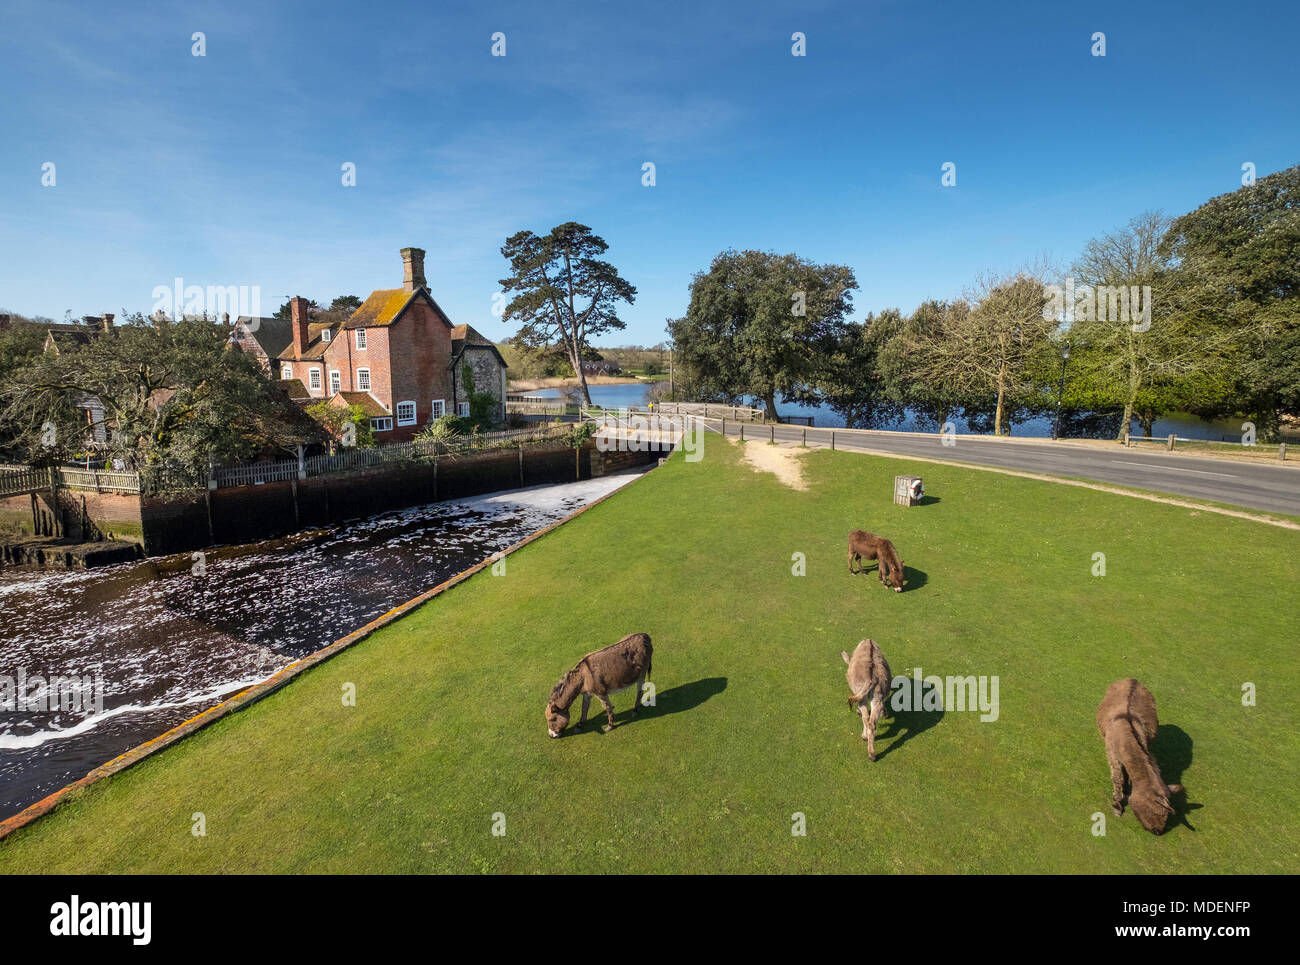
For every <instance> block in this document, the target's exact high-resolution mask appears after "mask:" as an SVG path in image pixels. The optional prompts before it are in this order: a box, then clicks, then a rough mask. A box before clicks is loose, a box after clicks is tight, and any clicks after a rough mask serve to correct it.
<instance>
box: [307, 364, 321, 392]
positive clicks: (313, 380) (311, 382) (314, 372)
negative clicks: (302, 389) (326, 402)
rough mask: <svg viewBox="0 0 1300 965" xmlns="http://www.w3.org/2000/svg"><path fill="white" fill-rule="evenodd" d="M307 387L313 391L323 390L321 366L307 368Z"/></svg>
mask: <svg viewBox="0 0 1300 965" xmlns="http://www.w3.org/2000/svg"><path fill="white" fill-rule="evenodd" d="M307 388H309V389H311V390H312V391H313V392H319V391H320V390H321V378H320V368H319V367H312V368H310V369H308V370H307Z"/></svg>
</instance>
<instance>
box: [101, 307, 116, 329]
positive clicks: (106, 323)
mask: <svg viewBox="0 0 1300 965" xmlns="http://www.w3.org/2000/svg"><path fill="white" fill-rule="evenodd" d="M100 327H101V328H102V329H103V330H104V332H105V333H107V332H111V331H112V330H113V313H112V312H105V313H104V317H103V318H102V319H101V320H100Z"/></svg>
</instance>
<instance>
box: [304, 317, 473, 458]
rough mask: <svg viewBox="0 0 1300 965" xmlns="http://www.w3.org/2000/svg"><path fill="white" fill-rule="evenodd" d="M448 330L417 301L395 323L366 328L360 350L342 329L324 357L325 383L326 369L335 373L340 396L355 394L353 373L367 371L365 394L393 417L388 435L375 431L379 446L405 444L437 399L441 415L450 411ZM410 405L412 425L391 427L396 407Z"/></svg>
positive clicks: (352, 333)
mask: <svg viewBox="0 0 1300 965" xmlns="http://www.w3.org/2000/svg"><path fill="white" fill-rule="evenodd" d="M450 359H451V329H450V327H449V326H448V325H447V324H446V323H445V322H444V321H443V320H442V318H441V317H440V316H439V315H438V313H437V312H436V311H434V310H433V307H432V306H431V305H430V304H429V303H428V302H426V301H424V300H423V299H417V300H416V301H415V302H414V303H413V304H412V305H411V307H410V308H408V309H407V310H406V313H405V314H404V315H402V317H401V318H399V319H398V320H397V321H396V322H395V323H393V324H392V325H387V326H376V327H371V328H367V329H366V348H365V351H358V349H357V343H356V330H355V329H351V330H349V329H344V331H343V333H342V335H340V337H339V338H338V339H336V340H335V341H334V343H333V344H332V345H331V346H330V347H329V348H328V349H327V350H326V352H325V368H326V372H325V379H326V382H325V384H326V385H328V384H329V381H328V380H329V371H328V370H329V369H337V370H338V372H339V378H340V382H341V383H342V389H343V391H345V392H359V391H361V390H360V388H359V387H358V386H357V374H356V373H357V369H359V368H368V369H370V394H371V395H373V396H374V397H375V398H376V399H378V400H379V402H380V404H381V405H383V406H384V407H385V408H387V409H388V410H389V411H390V412H391V413H392V414H393V430H392V431H391V432H380V433H378V434H377V435H376V439H377V440H378V441H379V442H380V443H381V444H383V443H390V442H409V441H410V440H411V439H412V438H413V437H414V436H415V434H416V432H418V431H419V430H420V429H421V428H422V427H423V426H424V424H425V423H427V422H428V421H429V416H430V415H431V414H432V412H433V400H434V399H442V400H443V405H444V411H445V412H454V407H453V405H452V401H453V400H452V396H451V371H450V369H448V368H447V363H448V362H449V360H450ZM399 402H414V403H415V425H413V426H400V427H399V426H398V425H397V403H399Z"/></svg>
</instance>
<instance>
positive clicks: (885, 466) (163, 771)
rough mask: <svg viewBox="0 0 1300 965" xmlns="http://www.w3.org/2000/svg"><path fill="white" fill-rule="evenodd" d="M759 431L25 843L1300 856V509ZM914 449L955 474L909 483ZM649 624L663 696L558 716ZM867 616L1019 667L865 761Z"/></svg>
mask: <svg viewBox="0 0 1300 965" xmlns="http://www.w3.org/2000/svg"><path fill="white" fill-rule="evenodd" d="M751 444H761V443H751ZM738 449H739V447H738V446H737V445H728V444H723V443H722V442H721V441H719V440H716V439H715V437H709V445H708V448H707V449H706V452H705V458H704V460H703V461H702V462H699V463H695V464H687V463H685V462H684V461H683V460H682V459H681V458H680V457H674V458H673V459H672V460H670V461H669V463H668V464H667V465H666V466H664V467H662V468H660V469H657V470H655V471H654V472H653V473H651V474H650V475H649V476H648V477H647V478H645V479H642V480H640V481H638V482H636V483H635V484H633V485H632V486H631V487H630V488H629V489H628V490H626V491H625V492H623V493H620V494H619V495H617V496H615V497H614V498H612V499H610V500H608V501H607V502H605V503H603V504H601V505H599V506H597V507H595V508H594V509H592V510H591V511H590V512H588V513H586V514H584V515H582V516H580V517H579V518H578V519H576V520H574V521H573V522H572V523H570V524H568V525H566V526H564V527H562V528H561V529H560V530H558V531H557V532H555V533H553V534H551V535H549V536H547V537H546V538H544V539H542V540H540V541H538V542H537V543H534V544H532V545H530V546H528V547H525V548H524V549H523V550H521V551H520V552H519V553H517V554H516V555H513V556H511V557H510V558H509V559H508V564H507V572H506V574H505V575H504V576H494V575H492V574H491V573H490V572H484V573H482V574H480V575H478V576H476V577H474V578H473V579H471V580H470V581H468V582H467V583H465V584H463V585H461V586H459V587H456V588H455V589H453V590H451V591H450V592H448V593H446V594H444V595H443V596H441V597H439V598H437V599H435V600H434V601H432V602H430V603H429V604H427V605H426V606H424V607H423V608H421V609H420V610H418V611H416V612H415V613H414V614H412V615H411V616H409V617H407V618H405V619H404V620H402V621H400V622H398V623H396V624H394V625H393V626H391V627H389V628H387V629H385V630H382V631H380V632H379V633H377V634H376V635H375V636H373V637H371V638H370V639H368V640H366V641H364V642H363V643H361V644H359V645H357V646H356V647H354V648H352V649H351V650H348V651H346V652H344V653H343V654H341V655H340V656H338V657H336V658H335V659H334V660H332V661H330V662H328V663H326V664H324V665H322V666H320V667H318V668H316V669H314V670H311V671H309V672H308V673H307V674H305V675H304V676H303V677H301V678H299V679H298V680H297V681H295V682H294V683H292V684H290V685H289V686H288V687H287V688H285V689H284V690H282V691H280V692H278V693H276V694H274V695H272V696H271V697H269V698H268V699H266V700H264V701H262V702H261V703H259V704H257V705H255V706H253V707H252V708H250V709H248V710H246V711H243V712H240V713H238V714H236V715H234V716H232V717H229V718H227V719H225V720H222V721H221V722H219V723H217V724H216V725H214V726H212V727H211V728H209V729H207V730H205V731H203V732H201V733H200V734H198V735H197V736H195V737H192V738H189V739H187V740H186V741H184V742H182V743H181V744H179V745H177V746H176V747H173V748H171V749H169V750H167V751H165V752H164V753H162V754H160V755H158V756H156V757H154V758H152V759H150V760H148V761H146V762H145V763H143V764H141V765H140V766H138V767H136V768H133V769H132V770H129V771H127V772H124V773H123V774H120V775H117V776H116V777H113V778H111V779H108V780H106V781H104V782H101V783H100V784H98V785H96V786H94V787H92V788H90V789H88V790H87V791H85V792H82V793H80V794H79V795H77V796H76V797H74V798H73V799H72V800H71V801H70V802H69V803H68V804H67V805H65V806H64V807H62V808H60V809H59V810H58V811H56V812H55V813H54V814H53V815H51V816H49V817H47V818H45V819H43V820H41V821H39V822H37V824H35V825H34V826H32V827H30V828H28V829H25V830H23V831H20V832H18V833H16V834H15V835H13V836H11V837H10V838H9V839H7V840H6V841H4V842H0V870H3V871H7V872H61V871H69V872H72V871H75V872H85V871H99V872H122V871H161V872H183V871H253V872H258V871H285V872H301V871H315V872H342V871H395V872H401V871H509V872H525V871H572V872H602V871H647V872H660V871H662V872H668V871H688V872H689V871H750V870H753V871H846V872H855V873H864V872H888V871H933V872H955V871H1004V872H1007V871H1009V872H1014V871H1035V872H1094V873H1112V872H1117V873H1123V872H1202V871H1208V872H1229V871H1233V872H1288V873H1294V872H1296V871H1300V830H1298V824H1300V819H1297V814H1298V813H1300V727H1298V726H1297V725H1298V724H1300V710H1298V709H1297V705H1296V703H1295V701H1294V700H1293V699H1292V696H1293V695H1294V693H1295V691H1296V687H1297V684H1298V683H1300V667H1298V665H1297V661H1296V660H1295V657H1294V653H1293V651H1294V641H1295V640H1296V639H1297V638H1300V616H1298V615H1297V613H1296V610H1295V608H1294V606H1285V605H1283V606H1280V605H1279V604H1278V602H1277V601H1278V594H1279V589H1280V588H1286V587H1294V586H1295V585H1296V583H1297V581H1298V580H1300V562H1297V554H1296V552H1295V550H1296V535H1295V534H1294V533H1292V532H1289V531H1286V530H1282V529H1278V528H1275V527H1270V526H1266V525H1261V524H1258V523H1253V522H1248V521H1244V520H1238V519H1231V518H1225V517H1221V516H1217V515H1214V514H1208V513H1197V512H1195V511H1191V510H1187V509H1183V508H1177V507H1172V506H1165V505H1159V504H1153V503H1150V502H1146V501H1142V500H1136V499H1130V498H1125V497H1122V496H1117V495H1111V494H1106V493H1099V492H1094V491H1091V490H1085V489H1076V488H1072V487H1063V486H1057V485H1053V484H1050V483H1044V482H1040V481H1035V480H1029V479H1021V478H1015V477H1009V476H1002V475H996V474H992V473H984V472H977V471H972V470H967V469H961V468H958V467H952V466H940V465H934V464H928V463H909V462H908V460H906V459H883V458H875V457H870V456H864V455H858V454H853V453H844V452H838V453H837V452H829V451H824V450H819V451H811V452H808V453H806V454H805V455H804V456H803V457H802V458H803V460H804V470H805V472H804V477H805V479H806V481H807V482H808V484H809V486H810V488H809V490H808V491H806V492H798V491H795V490H792V489H790V488H788V487H786V486H784V485H783V484H782V483H781V482H779V481H778V480H777V479H776V478H775V477H773V476H771V475H768V474H766V473H758V472H755V471H754V470H752V469H750V468H749V467H747V466H746V465H744V464H743V463H741V462H740V460H739V459H738ZM898 473H915V474H917V475H922V476H924V477H925V481H926V491H927V493H929V494H931V495H932V496H933V497H935V500H934V501H933V502H931V503H929V504H928V505H925V506H921V507H915V508H911V509H903V508H900V507H895V506H893V505H892V503H891V500H890V496H891V492H892V479H893V476H894V475H895V474H898ZM857 526H862V527H865V528H868V529H871V530H874V531H876V532H879V533H883V534H885V535H887V536H890V537H891V538H893V539H894V540H895V542H896V543H897V544H898V546H899V547H900V550H901V552H902V557H903V560H904V562H905V563H906V564H907V568H908V578H909V585H908V588H907V591H906V592H904V593H901V594H896V593H890V592H887V591H886V590H884V589H882V588H881V587H880V586H879V584H878V583H877V582H876V579H875V576H874V574H871V575H868V576H859V577H851V576H849V575H848V573H847V572H846V568H845V556H846V551H845V548H844V545H845V534H846V532H847V531H848V530H849V529H851V528H854V527H857ZM796 553H801V554H804V556H805V558H806V561H807V575H806V576H795V575H792V572H791V569H792V565H793V564H792V556H793V554H796ZM1096 553H1104V554H1105V558H1106V575H1105V576H1094V575H1093V572H1092V571H1093V569H1094V566H1095V564H1094V554H1096ZM634 630H644V631H647V632H649V633H650V634H651V635H652V636H653V638H654V643H655V658H654V675H653V682H654V683H655V685H656V687H657V703H656V706H655V707H653V708H646V709H645V710H643V711H642V714H641V717H640V719H638V720H636V721H634V722H631V723H630V724H628V725H627V726H620V727H619V728H617V729H616V730H614V731H613V732H611V733H609V734H602V733H600V732H599V730H597V729H595V728H591V729H590V730H589V731H588V732H587V733H584V734H579V735H576V736H566V737H565V738H564V739H562V740H548V739H547V738H546V735H545V727H544V723H543V719H542V709H543V704H544V701H545V698H546V695H547V693H548V692H549V690H550V688H551V686H552V685H553V684H554V683H555V681H556V679H557V678H558V677H559V676H560V674H561V673H562V672H563V671H564V670H565V669H567V668H568V667H570V666H572V664H573V663H574V662H576V660H577V659H578V658H579V657H581V656H582V655H583V654H584V653H586V652H587V651H589V650H593V649H595V648H597V647H600V646H603V645H605V644H607V643H610V642H613V641H614V640H617V639H618V638H619V637H620V636H621V635H622V634H624V633H627V632H630V631H634ZM868 635H870V636H872V637H874V638H875V639H876V640H877V642H879V644H880V645H881V647H882V649H883V650H884V652H885V654H886V656H887V657H888V659H889V661H890V663H891V665H892V667H893V671H894V673H895V674H898V675H902V674H910V673H911V671H912V668H914V667H918V666H919V667H921V668H922V669H923V671H924V673H926V674H937V675H940V676H944V675H949V674H953V675H966V674H974V675H990V676H992V675H997V676H998V678H999V696H1000V708H999V719H998V720H997V721H996V722H992V723H981V722H980V720H979V715H978V714H975V713H970V712H959V711H956V710H954V709H949V710H947V711H929V712H920V713H910V714H909V713H900V714H898V716H897V719H896V721H895V722H894V723H892V724H888V723H887V724H886V725H884V727H883V728H882V730H881V732H880V736H879V737H878V740H877V752H878V753H879V754H880V755H881V756H880V759H879V761H878V762H877V763H875V764H869V763H868V762H867V760H866V748H865V745H864V744H863V743H862V742H861V741H860V740H859V739H858V733H859V731H860V725H859V723H858V721H857V719H856V718H855V717H854V716H852V715H851V714H850V712H849V710H848V709H847V707H846V706H845V698H846V697H847V694H848V690H847V686H846V684H845V682H844V665H843V663H842V662H841V660H840V657H839V651H840V650H841V649H846V650H852V648H853V646H854V644H856V642H857V641H858V640H859V639H861V638H862V637H865V636H868ZM1128 675H1134V676H1137V677H1139V678H1140V679H1141V680H1142V681H1143V682H1145V683H1146V684H1147V685H1148V686H1149V687H1150V688H1151V690H1152V691H1153V692H1154V693H1155V695H1156V698H1157V700H1158V702H1159V709H1160V716H1161V721H1162V732H1161V735H1160V737H1159V738H1158V740H1157V746H1156V750H1157V753H1158V754H1159V755H1160V756H1161V764H1162V767H1163V769H1164V772H1165V777H1166V779H1167V780H1169V781H1171V782H1182V783H1184V784H1185V785H1186V786H1187V795H1186V800H1189V801H1190V802H1192V803H1193V804H1195V805H1198V806H1199V807H1197V808H1196V809H1193V810H1190V811H1189V812H1188V819H1189V820H1190V822H1191V824H1192V825H1193V826H1194V827H1195V830H1194V831H1193V830H1190V829H1189V828H1187V827H1185V826H1178V827H1173V828H1172V829H1171V831H1170V832H1169V833H1167V834H1165V835H1164V836H1163V837H1160V838H1157V837H1153V836H1152V835H1150V834H1148V833H1146V832H1145V831H1143V830H1142V829H1141V828H1140V827H1139V826H1138V824H1137V822H1136V820H1135V819H1134V818H1133V817H1132V816H1131V815H1125V816H1124V817H1123V818H1120V819H1116V818H1113V817H1111V816H1110V814H1109V808H1108V802H1109V796H1110V782H1109V776H1108V772H1107V766H1106V761H1105V757H1104V754H1103V750H1102V744H1101V741H1100V739H1099V737H1098V735H1097V732H1096V727H1095V724H1094V722H1093V715H1094V712H1095V710H1096V706H1097V702H1098V701H1099V700H1100V698H1101V695H1102V693H1103V692H1104V691H1105V688H1106V685H1107V684H1108V683H1110V682H1111V681H1112V680H1115V679H1117V678H1120V677H1124V676H1128ZM1244 682H1251V683H1253V684H1255V685H1256V687H1257V690H1258V695H1259V696H1258V706H1256V707H1243V706H1242V703H1241V687H1242V684H1243V683H1244ZM349 684H351V685H355V688H356V694H357V699H356V706H355V707H349V706H344V705H343V701H342V700H341V699H340V698H341V694H342V693H343V689H344V687H345V686H346V685H349ZM630 699H631V698H630V696H629V695H628V694H626V693H624V694H621V695H618V696H616V697H615V698H614V700H615V707H616V709H617V710H618V711H619V720H620V722H622V721H625V720H627V716H628V715H627V709H628V705H629V702H630ZM575 719H576V710H575ZM1098 811H1101V812H1105V814H1106V819H1107V833H1106V835H1105V836H1104V837H1098V836H1094V835H1093V834H1092V833H1091V832H1092V827H1093V823H1092V815H1093V814H1094V813H1095V812H1098ZM796 812H798V813H801V814H803V815H804V816H805V819H806V826H807V834H806V836H794V835H792V834H791V828H792V823H793V819H792V815H794V814H795V813H796ZM195 813H202V814H203V815H204V818H205V821H206V831H207V833H206V835H205V836H203V837H195V836H194V835H193V834H192V833H191V827H192V824H193V820H194V819H193V815H195ZM498 814H501V815H504V820H505V831H506V833H505V834H504V835H503V836H494V835H493V834H492V828H493V823H494V820H496V821H497V822H498V827H499V819H497V818H494V815H498Z"/></svg>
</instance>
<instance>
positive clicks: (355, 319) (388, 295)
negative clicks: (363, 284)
mask: <svg viewBox="0 0 1300 965" xmlns="http://www.w3.org/2000/svg"><path fill="white" fill-rule="evenodd" d="M420 297H424V298H426V299H428V302H429V304H430V305H432V306H433V310H434V311H435V312H437V313H438V317H439V318H441V319H442V320H443V323H444V324H445V325H447V326H448V327H450V326H451V321H450V320H449V319H448V318H447V313H446V312H444V311H443V310H442V306H441V305H439V304H438V303H437V302H436V301H434V300H433V296H432V295H430V294H429V291H428V289H426V288H417V289H416V290H415V291H413V292H408V291H407V290H406V289H405V288H381V289H379V290H378V291H373V292H371V293H370V297H369V298H367V299H366V300H365V301H364V302H362V303H361V307H360V308H358V309H357V310H356V311H355V312H353V313H352V315H351V317H350V318H349V319H348V320H347V322H346V324H344V326H343V327H344V328H347V329H353V328H374V327H382V326H384V325H392V324H393V322H395V321H397V320H398V319H399V318H401V317H402V313H403V312H405V311H406V309H407V308H408V307H409V306H410V304H411V303H412V302H413V301H415V300H416V299H417V298H420Z"/></svg>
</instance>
